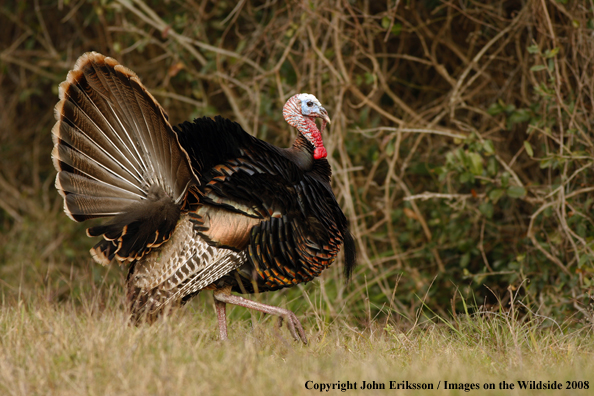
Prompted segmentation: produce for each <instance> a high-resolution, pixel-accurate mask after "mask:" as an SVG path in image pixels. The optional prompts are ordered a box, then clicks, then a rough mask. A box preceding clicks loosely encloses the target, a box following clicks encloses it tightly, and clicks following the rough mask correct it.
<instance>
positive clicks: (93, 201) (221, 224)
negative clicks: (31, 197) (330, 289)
mask: <svg viewBox="0 0 594 396" xmlns="http://www.w3.org/2000/svg"><path fill="white" fill-rule="evenodd" d="M59 95H60V101H59V102H58V103H57V105H56V107H55V116H56V120H57V121H56V124H55V125H54V127H53V129H52V137H53V142H54V148H53V151H52V159H53V163H54V166H55V168H56V170H57V171H58V174H57V176H56V183H55V184H56V188H57V190H58V192H59V193H60V195H61V196H62V197H63V198H64V211H65V212H66V214H67V215H68V217H70V218H71V219H72V220H74V221H84V220H88V219H93V218H100V217H108V218H110V219H109V220H108V221H107V222H106V223H105V224H103V225H96V226H92V227H90V228H88V229H87V235H88V236H90V237H102V239H101V241H100V242H99V243H97V244H96V245H95V246H94V247H93V248H92V249H91V255H92V256H93V258H94V260H95V261H96V262H98V263H100V264H102V265H107V264H109V263H110V262H111V261H112V260H113V259H114V258H115V259H116V260H117V261H118V262H119V263H120V264H123V263H129V272H128V276H127V280H126V288H127V301H128V305H129V309H130V313H131V318H132V320H133V321H134V322H135V323H139V322H142V321H148V322H149V323H152V322H153V321H154V320H155V319H156V318H157V317H158V316H159V315H161V314H162V313H163V312H164V311H166V310H168V309H169V308H171V307H174V306H177V305H181V304H184V303H185V302H187V301H188V300H189V299H190V298H191V297H193V296H195V295H197V294H198V293H199V292H200V291H202V290H212V291H213V293H214V300H215V308H216V313H217V318H218V324H219V334H220V338H221V339H223V340H224V339H227V321H226V304H235V305H239V306H243V307H247V308H251V309H255V310H258V311H261V312H265V313H268V314H273V315H277V316H279V317H280V323H282V320H283V319H284V320H285V321H286V323H287V327H288V328H289V331H290V332H291V335H292V336H293V337H294V338H295V339H296V340H301V341H302V342H303V343H307V338H306V336H305V332H304V330H303V327H302V325H301V323H300V322H299V320H298V319H297V317H296V315H295V314H294V313H293V312H291V311H289V310H287V309H283V308H279V307H274V306H270V305H265V304H262V303H258V302H254V301H250V300H247V299H245V298H243V297H241V296H239V295H237V294H232V292H233V293H239V294H250V293H261V292H265V291H272V290H277V289H281V288H285V287H290V286H294V285H296V284H299V283H302V282H308V281H311V280H312V279H313V278H315V277H316V276H318V275H319V274H320V273H321V272H322V270H324V269H325V268H327V267H328V266H329V265H330V264H332V262H333V261H334V260H335V259H336V256H337V254H338V252H339V251H340V249H341V246H342V245H344V250H345V266H344V270H345V275H346V278H347V280H348V278H349V277H350V275H351V273H352V270H353V268H354V265H355V247H354V242H353V238H352V236H351V234H350V233H349V230H348V223H347V220H346V218H345V216H344V214H343V212H342V211H341V209H340V207H339V205H338V203H337V202H336V198H335V196H334V194H333V192H332V189H331V187H330V176H331V170H330V165H329V163H328V161H327V160H326V159H325V157H326V155H327V154H326V149H325V148H324V144H323V141H322V132H323V131H324V128H325V126H326V124H327V123H330V119H329V117H328V113H327V112H326V110H325V109H324V108H323V107H322V105H321V104H320V102H319V101H318V100H317V99H316V97H315V96H313V95H310V94H305V93H303V94H298V95H295V96H293V97H291V98H290V99H289V100H288V101H287V103H286V104H285V105H284V107H283V115H284V118H285V119H286V121H287V122H288V123H289V125H291V126H293V127H295V128H297V130H298V131H299V132H300V133H299V134H298V137H297V139H296V140H295V142H294V143H293V145H292V146H291V147H290V148H286V149H283V148H278V147H275V146H273V145H271V144H269V143H266V142H264V141H262V140H259V139H257V138H255V137H253V136H251V135H249V134H248V133H246V132H245V131H244V130H243V129H242V128H241V126H240V125H239V124H237V123H235V122H232V121H230V120H228V119H224V118H222V117H220V116H217V117H215V119H214V120H213V119H210V118H206V117H204V118H199V119H196V120H194V122H192V123H190V122H184V123H183V124H180V125H178V126H177V127H172V126H171V125H170V123H169V120H168V116H167V114H166V113H165V111H164V110H163V108H162V107H161V106H160V105H159V103H157V101H156V100H155V98H154V97H153V96H152V95H151V94H150V93H149V92H148V91H147V89H146V88H145V87H144V86H143V85H142V83H141V82H140V79H139V78H138V76H137V75H136V74H135V73H134V72H132V71H131V70H129V69H127V68H125V67H124V66H122V65H120V64H119V63H118V62H117V61H116V60H114V59H112V58H108V57H105V56H103V55H101V54H99V53H96V52H91V53H86V54H84V55H82V56H81V57H80V58H79V59H78V60H77V62H76V64H75V67H74V69H73V70H71V71H70V72H69V73H68V77H67V79H66V81H64V82H63V83H61V84H60V93H59ZM316 118H320V120H321V122H320V128H319V129H318V127H317V125H316V123H315V119H316Z"/></svg>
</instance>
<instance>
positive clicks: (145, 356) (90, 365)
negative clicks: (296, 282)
mask: <svg viewBox="0 0 594 396" xmlns="http://www.w3.org/2000/svg"><path fill="white" fill-rule="evenodd" d="M46 295H47V293H40V294H38V295H36V296H31V297H29V298H27V299H21V300H19V301H18V302H14V303H6V302H5V303H4V304H3V307H2V310H1V311H0V334H2V336H1V338H0V356H1V358H0V392H1V393H2V394H5V395H45V394H51V395H58V394H59V395H82V394H89V395H93V394H97V395H123V394H125V395H174V394H176V395H177V394H179V395H184V394H187V395H195V394H211V395H217V394H225V395H256V394H261V395H279V394H287V395H288V394H293V395H297V394H311V392H314V390H308V389H307V388H306V382H307V381H312V382H310V383H309V385H308V386H309V387H313V386H314V385H315V384H320V383H338V381H340V382H343V383H344V382H346V381H350V382H351V383H353V382H356V383H357V384H358V386H359V387H360V386H361V385H362V383H363V381H366V382H367V383H373V381H376V383H378V384H379V383H382V384H385V386H386V388H387V389H388V388H389V386H390V385H389V381H394V382H395V383H402V381H408V382H409V383H419V384H423V383H424V384H432V385H433V386H434V387H435V388H437V386H438V385H439V386H440V391H439V392H440V393H447V394H464V393H466V392H464V391H463V390H460V391H449V392H444V385H445V383H444V381H447V382H448V383H449V384H450V386H456V387H458V386H464V384H478V386H480V387H481V388H482V387H483V386H484V384H494V386H495V387H496V389H495V390H490V391H489V394H505V395H510V394H511V395H514V394H522V395H524V394H536V393H538V392H536V391H532V392H530V391H519V390H517V388H518V385H517V383H516V381H529V380H535V381H543V382H545V383H546V382H547V381H553V380H556V381H557V382H560V383H562V385H563V389H564V390H562V391H547V393H546V394H568V391H566V390H565V388H566V381H582V384H583V381H589V380H590V381H591V380H592V375H591V373H592V370H593V369H594V359H593V358H592V354H593V352H594V338H593V336H592V333H591V332H590V331H585V330H584V331H568V329H567V327H566V324H565V323H558V324H555V325H553V326H550V327H547V326H545V327H544V328H543V324H545V322H546V321H547V320H548V319H543V318H538V317H534V318H533V319H527V318H526V317H524V318H523V319H522V318H520V317H518V316H517V315H513V314H511V313H509V312H504V311H501V312H496V313H493V312H488V313H484V314H482V315H479V314H477V315H461V316H458V317H457V318H456V319H452V318H449V319H448V318H441V319H440V318H437V317H435V316H434V315H432V314H431V313H430V312H429V311H427V310H425V311H424V315H425V314H426V315H427V318H425V320H422V321H421V322H419V323H418V324H416V325H410V324H409V325H408V326H399V327H398V326H395V325H393V324H392V325H390V324H388V325H385V324H383V322H380V321H375V320H374V321H372V322H371V323H370V324H369V326H367V327H365V328H357V327H352V326H349V325H344V324H343V323H341V322H340V321H336V320H332V319H331V317H330V316H328V315H326V314H325V313H324V312H322V311H318V310H315V311H314V312H313V315H311V316H308V317H307V319H306V320H305V321H304V325H305V327H306V329H307V333H308V337H309V339H310V345H308V346H303V345H301V344H300V343H296V342H294V341H293V340H292V339H291V337H290V335H289V334H288V332H287V331H286V329H284V328H281V329H278V328H277V327H276V321H274V320H270V321H262V320H260V319H258V320H256V321H254V322H252V321H251V320H250V319H249V317H248V318H244V319H242V314H241V312H243V311H244V309H243V308H234V309H233V311H232V312H231V317H232V319H231V321H230V340H229V341H228V342H220V341H218V335H217V333H218V331H217V325H216V320H215V315H214V312H213V307H212V303H209V302H208V301H207V299H198V300H197V301H195V302H194V303H192V304H191V305H190V306H187V307H185V308H183V309H181V310H179V311H176V312H175V313H174V314H173V316H168V317H165V318H163V319H161V320H160V321H158V322H157V323H156V324H155V325H153V326H140V327H134V326H130V324H129V322H128V317H127V315H126V314H125V311H124V310H123V309H122V305H123V304H122V301H121V295H122V292H121V290H120V289H119V287H116V288H113V287H102V288H100V289H98V290H96V291H94V292H85V293H83V294H82V295H72V296H70V298H69V299H68V300H67V301H65V302H63V303H55V302H48V301H47V298H46ZM237 311H241V312H237ZM238 313H239V315H238ZM317 316H321V317H322V318H325V319H326V320H321V321H319V320H316V319H315V318H316V317H317ZM501 381H506V382H508V383H516V385H515V386H516V390H514V391H510V390H500V389H499V383H500V382H501ZM452 384H454V385H452ZM576 384H577V383H576ZM466 386H469V385H466ZM589 386H594V384H592V383H591V382H590V383H589ZM388 391H389V390H388ZM591 391H592V390H591V388H590V389H589V390H584V389H583V390H581V391H572V392H571V394H590V393H591ZM315 392H316V393H318V391H315ZM337 392H339V391H338V390H332V391H331V393H333V394H336V393H337ZM348 392H349V393H355V394H376V393H377V394H384V393H385V392H386V390H383V391H382V390H377V391H369V390H359V391H352V390H349V391H348ZM433 392H435V391H433ZM473 392H475V393H476V392H477V391H476V390H474V391H473ZM478 392H481V393H482V394H484V393H483V391H478ZM405 393H406V394H428V393H427V391H422V390H418V391H411V390H407V391H405Z"/></svg>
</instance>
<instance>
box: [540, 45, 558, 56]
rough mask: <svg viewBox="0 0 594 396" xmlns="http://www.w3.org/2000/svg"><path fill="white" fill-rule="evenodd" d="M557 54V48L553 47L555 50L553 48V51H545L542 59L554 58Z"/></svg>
mask: <svg viewBox="0 0 594 396" xmlns="http://www.w3.org/2000/svg"><path fill="white" fill-rule="evenodd" d="M558 53H559V47H555V48H553V49H552V50H550V51H549V50H546V51H545V54H544V57H545V58H552V57H554V56H555V55H557V54H558Z"/></svg>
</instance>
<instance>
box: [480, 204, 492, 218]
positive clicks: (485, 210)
mask: <svg viewBox="0 0 594 396" xmlns="http://www.w3.org/2000/svg"><path fill="white" fill-rule="evenodd" d="M479 211H480V212H481V213H482V214H484V215H485V217H487V218H488V219H490V218H492V217H493V204H492V203H491V202H483V203H481V204H480V205H479Z"/></svg>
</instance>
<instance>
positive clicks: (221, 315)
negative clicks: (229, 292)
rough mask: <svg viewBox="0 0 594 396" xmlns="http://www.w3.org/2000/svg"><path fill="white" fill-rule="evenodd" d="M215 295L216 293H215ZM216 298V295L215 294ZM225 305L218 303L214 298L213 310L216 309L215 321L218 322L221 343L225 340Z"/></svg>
mask: <svg viewBox="0 0 594 396" xmlns="http://www.w3.org/2000/svg"><path fill="white" fill-rule="evenodd" d="M215 293H216V292H215ZM215 297H216V294H215ZM226 305H227V304H225V303H224V302H222V301H219V300H217V299H216V298H215V308H216V309H217V319H218V321H219V334H220V336H221V341H224V340H227V339H228V338H227V313H226V312H225V311H226V309H225V308H226Z"/></svg>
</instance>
